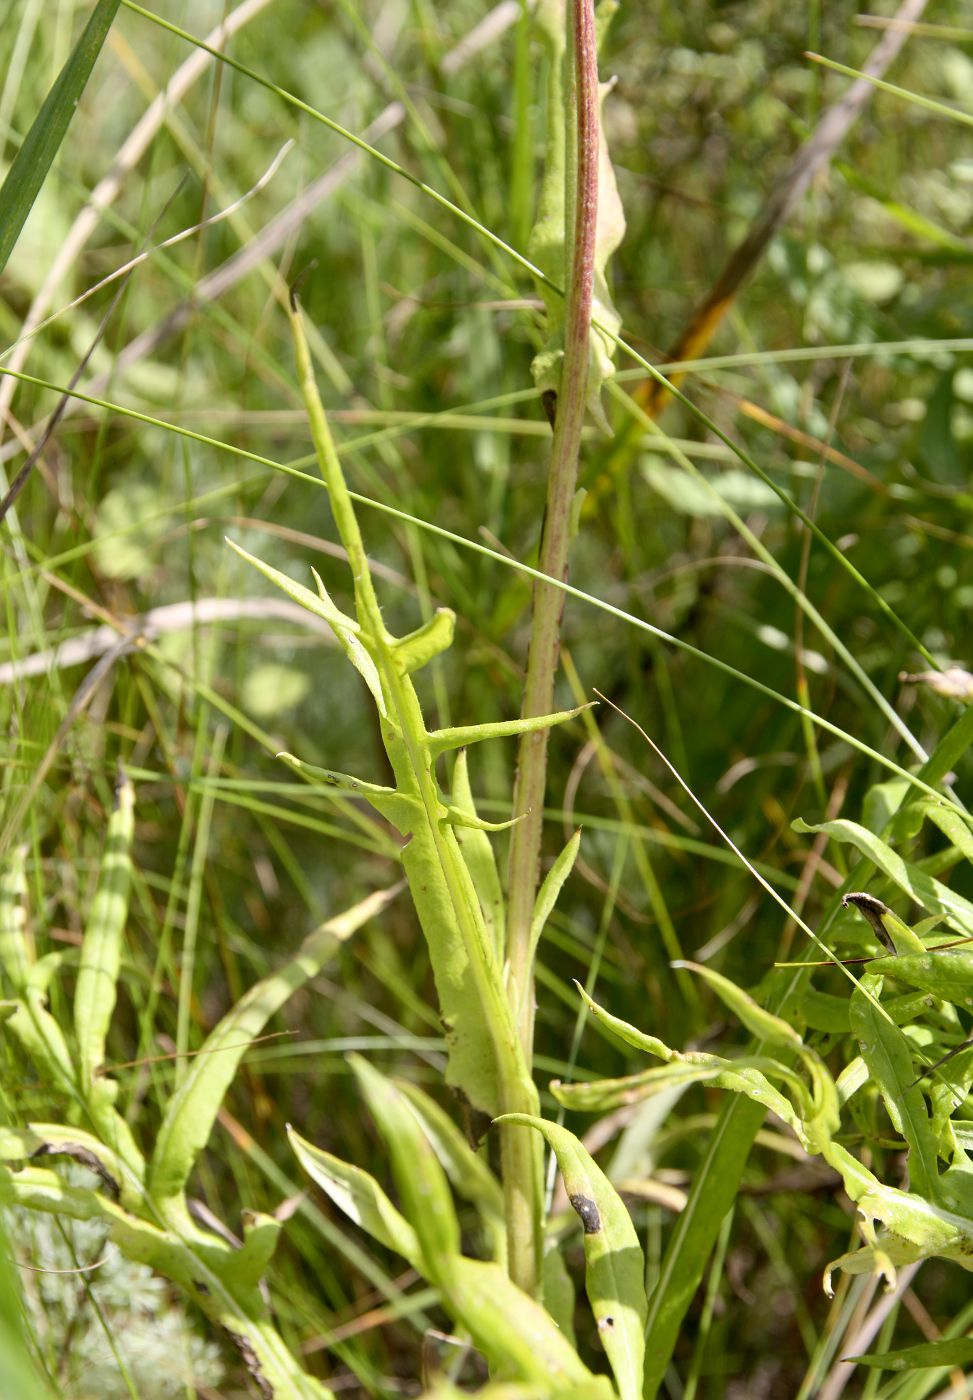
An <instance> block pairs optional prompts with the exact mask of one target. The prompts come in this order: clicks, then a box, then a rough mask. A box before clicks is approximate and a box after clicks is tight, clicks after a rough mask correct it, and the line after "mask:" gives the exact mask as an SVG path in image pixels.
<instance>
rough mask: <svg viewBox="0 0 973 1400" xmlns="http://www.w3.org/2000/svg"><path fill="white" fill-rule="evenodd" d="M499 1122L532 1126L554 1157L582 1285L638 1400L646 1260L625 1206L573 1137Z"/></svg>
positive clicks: (625, 1389)
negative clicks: (576, 1241)
mask: <svg viewBox="0 0 973 1400" xmlns="http://www.w3.org/2000/svg"><path fill="white" fill-rule="evenodd" d="M499 1121H500V1122H508V1123H521V1124H523V1126H524V1127H525V1128H536V1130H537V1131H538V1132H539V1133H541V1134H542V1135H543V1136H544V1138H545V1139H546V1141H547V1143H548V1145H549V1146H550V1147H551V1148H552V1149H553V1151H554V1154H555V1156H556V1157H557V1164H558V1166H559V1167H560V1169H561V1175H562V1176H563V1177H564V1186H565V1189H566V1191H567V1193H568V1199H569V1200H570V1202H571V1204H572V1206H573V1207H574V1209H575V1210H576V1211H577V1212H578V1215H579V1216H580V1217H581V1224H582V1226H583V1227H584V1256H585V1287H586V1289H587V1293H588V1301H589V1302H590V1303H591V1309H592V1312H593V1313H594V1316H595V1323H596V1325H597V1327H598V1335H599V1337H600V1338H601V1342H602V1345H603V1346H604V1348H605V1352H606V1353H607V1356H608V1360H609V1362H610V1363H611V1368H612V1371H613V1372H614V1375H615V1380H616V1382H617V1384H618V1393H619V1395H620V1396H621V1397H622V1400H640V1397H641V1395H642V1370H643V1365H644V1361H645V1319H646V1313H647V1311H648V1305H647V1302H646V1297H645V1256H644V1255H643V1253H642V1246H641V1245H640V1244H639V1241H638V1236H637V1235H636V1233H635V1226H634V1225H633V1224H632V1217H631V1216H630V1215H629V1213H628V1211H627V1209H626V1208H625V1203H624V1202H623V1201H622V1198H621V1197H620V1196H619V1194H618V1192H617V1191H616V1190H615V1188H614V1186H612V1184H611V1182H610V1181H609V1180H608V1178H607V1176H605V1173H604V1172H603V1171H602V1170H601V1168H600V1167H599V1166H598V1164H597V1163H596V1162H595V1161H594V1159H593V1158H592V1157H591V1156H590V1155H589V1153H588V1152H587V1150H586V1149H585V1148H584V1147H583V1146H582V1145H581V1143H580V1142H579V1141H578V1139H577V1138H576V1137H575V1136H574V1134H573V1133H570V1132H568V1130H567V1128H561V1127H559V1126H558V1125H557V1124H556V1123H548V1122H547V1121H546V1120H545V1119H543V1118H532V1117H530V1116H528V1115H527V1114H523V1113H511V1114H507V1115H505V1117H504V1118H502V1119H500V1120H499Z"/></svg>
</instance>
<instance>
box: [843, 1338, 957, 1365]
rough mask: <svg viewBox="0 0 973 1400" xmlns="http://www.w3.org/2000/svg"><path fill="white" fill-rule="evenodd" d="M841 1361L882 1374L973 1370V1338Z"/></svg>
mask: <svg viewBox="0 0 973 1400" xmlns="http://www.w3.org/2000/svg"><path fill="white" fill-rule="evenodd" d="M843 1360H845V1361H848V1362H854V1363H855V1365H857V1366H874V1367H876V1368H878V1369H880V1370H882V1371H924V1370H926V1369H928V1368H929V1367H930V1366H946V1367H948V1368H949V1369H950V1370H952V1369H953V1368H954V1367H960V1366H973V1337H946V1338H944V1339H943V1340H942V1341H939V1342H919V1343H918V1344H917V1345H916V1346H913V1347H900V1348H899V1349H898V1350H897V1351H870V1352H867V1353H866V1354H865V1355H864V1356H846V1357H844V1358H843Z"/></svg>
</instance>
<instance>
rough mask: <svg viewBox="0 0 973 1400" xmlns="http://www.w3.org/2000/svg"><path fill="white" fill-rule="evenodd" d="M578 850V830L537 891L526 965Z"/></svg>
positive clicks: (530, 959)
mask: <svg viewBox="0 0 973 1400" xmlns="http://www.w3.org/2000/svg"><path fill="white" fill-rule="evenodd" d="M580 849H581V832H580V830H578V831H576V832H575V833H574V835H573V836H572V837H571V839H570V840H569V841H568V843H567V845H566V846H565V847H564V850H563V851H562V852H561V854H560V855H559V856H558V858H557V860H555V862H554V864H553V865H552V866H551V868H550V870H549V871H548V872H547V874H546V875H545V876H544V880H543V882H542V884H541V887H540V889H539V890H538V891H537V898H536V899H535V900H534V912H533V915H532V916H531V921H530V957H529V959H528V965H530V964H531V963H533V961H534V954H535V953H536V952H537V945H538V943H539V942H540V941H541V934H542V933H543V932H544V929H545V927H546V925H547V921H548V919H549V918H550V917H551V914H552V913H553V911H554V906H555V904H556V903H557V897H558V895H559V894H560V893H561V890H562V888H563V886H564V882H565V880H566V879H567V878H568V876H569V875H570V874H571V871H572V870H573V869H574V862H575V861H576V860H577V858H578V851H579V850H580Z"/></svg>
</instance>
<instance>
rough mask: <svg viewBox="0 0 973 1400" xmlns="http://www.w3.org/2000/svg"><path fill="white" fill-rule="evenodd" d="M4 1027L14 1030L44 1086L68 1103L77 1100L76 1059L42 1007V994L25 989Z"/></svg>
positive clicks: (62, 1034)
mask: <svg viewBox="0 0 973 1400" xmlns="http://www.w3.org/2000/svg"><path fill="white" fill-rule="evenodd" d="M4 1024H5V1027H6V1029H8V1030H10V1031H13V1033H14V1035H15V1036H16V1037H17V1039H18V1040H19V1041H20V1043H21V1045H22V1046H23V1047H24V1049H25V1050H26V1052H27V1055H28V1056H29V1058H30V1059H31V1061H32V1062H33V1065H34V1068H35V1069H36V1071H37V1073H38V1074H39V1075H41V1077H42V1078H43V1079H44V1080H45V1081H46V1082H47V1084H48V1085H49V1086H50V1087H51V1088H52V1089H56V1090H57V1091H58V1093H59V1094H63V1095H66V1096H67V1099H68V1101H69V1102H74V1101H76V1099H77V1093H78V1087H77V1074H76V1070H75V1058H74V1056H73V1055H72V1054H71V1052H70V1050H69V1049H68V1045H67V1041H66V1040H65V1039H64V1032H63V1031H62V1030H61V1027H60V1026H59V1025H58V1023H57V1021H55V1019H54V1017H53V1016H52V1015H51V1013H50V1012H49V1011H48V1010H47V1009H46V1007H45V1006H44V997H43V996H42V995H41V993H40V992H37V991H35V990H34V989H33V988H32V987H28V988H27V989H26V991H25V992H24V995H23V997H21V998H20V999H19V1000H18V1001H17V1009H16V1010H15V1011H14V1013H13V1015H12V1016H9V1017H8V1018H7V1020H6V1022H5V1023H4Z"/></svg>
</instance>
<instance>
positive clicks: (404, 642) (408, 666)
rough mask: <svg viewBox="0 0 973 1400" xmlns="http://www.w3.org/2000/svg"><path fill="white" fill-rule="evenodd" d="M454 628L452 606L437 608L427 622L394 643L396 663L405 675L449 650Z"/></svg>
mask: <svg viewBox="0 0 973 1400" xmlns="http://www.w3.org/2000/svg"><path fill="white" fill-rule="evenodd" d="M455 630H456V614H455V613H454V612H453V610H452V608H437V609H436V611H435V612H434V613H433V615H432V617H431V618H430V619H429V620H428V622H424V623H423V624H422V626H421V627H417V628H416V630H415V631H414V632H410V633H409V634H408V636H405V637H400V638H399V639H398V641H397V642H396V643H395V645H394V647H393V652H394V655H395V660H396V663H397V665H399V666H401V667H402V670H403V671H404V672H405V674H407V675H410V674H411V673H412V672H413V671H418V670H421V668H422V667H423V666H425V665H427V664H428V663H429V662H430V661H432V659H433V657H435V656H439V655H440V654H441V653H442V652H444V651H448V650H449V648H450V647H451V646H452V644H453V633H454V631H455Z"/></svg>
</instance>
